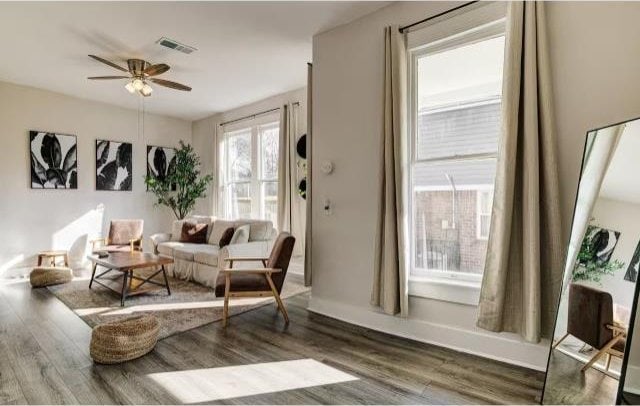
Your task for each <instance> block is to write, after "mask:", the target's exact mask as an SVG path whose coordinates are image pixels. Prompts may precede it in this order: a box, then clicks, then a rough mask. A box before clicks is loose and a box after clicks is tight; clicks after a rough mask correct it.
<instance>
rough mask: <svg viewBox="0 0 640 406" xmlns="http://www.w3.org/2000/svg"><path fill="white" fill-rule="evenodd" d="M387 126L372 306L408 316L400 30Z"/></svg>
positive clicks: (391, 43)
mask: <svg viewBox="0 0 640 406" xmlns="http://www.w3.org/2000/svg"><path fill="white" fill-rule="evenodd" d="M384 46H385V72H384V126H383V136H382V144H381V149H380V152H381V157H380V174H379V179H380V181H381V183H380V202H379V211H378V219H377V221H378V223H377V235H376V247H375V254H376V258H375V263H374V273H373V290H372V293H371V303H372V304H373V305H374V306H379V307H380V308H382V310H383V311H384V312H385V313H387V314H398V313H400V315H401V316H407V315H408V304H409V296H408V284H407V269H406V267H405V261H406V259H407V258H408V254H407V253H406V249H405V242H406V237H405V232H406V230H407V227H406V221H407V219H406V216H405V203H406V201H407V200H406V197H405V194H406V191H407V180H406V176H405V175H406V172H405V169H404V168H406V167H407V165H408V162H407V159H406V152H407V148H406V143H407V133H406V132H407V118H406V116H407V106H406V103H407V47H406V39H405V36H404V35H403V34H401V33H400V31H399V27H398V26H391V27H386V29H385V37H384Z"/></svg>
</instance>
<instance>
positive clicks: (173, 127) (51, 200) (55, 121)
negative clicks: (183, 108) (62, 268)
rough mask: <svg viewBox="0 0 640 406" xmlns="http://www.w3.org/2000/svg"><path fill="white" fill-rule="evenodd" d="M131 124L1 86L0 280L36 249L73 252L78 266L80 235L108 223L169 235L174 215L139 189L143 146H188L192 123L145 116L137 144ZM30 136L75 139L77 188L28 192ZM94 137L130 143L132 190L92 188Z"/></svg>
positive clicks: (81, 103) (126, 115)
mask: <svg viewBox="0 0 640 406" xmlns="http://www.w3.org/2000/svg"><path fill="white" fill-rule="evenodd" d="M122 97H130V95H129V94H128V93H126V92H124V91H123V94H122ZM137 120H138V113H137V111H134V110H127V109H123V108H119V107H115V106H112V105H108V104H103V103H98V102H92V101H88V100H82V99H78V98H74V97H69V96H64V95H61V94H57V93H52V92H48V91H44V90H39V89H34V88H30V87H24V86H18V85H13V84H9V83H3V82H0V136H1V137H2V149H1V150H0V151H1V152H0V154H1V155H0V156H1V158H2V159H0V173H2V175H1V176H2V177H1V179H2V192H3V197H2V200H0V219H1V220H0V229H1V230H2V233H0V277H2V276H8V275H10V273H11V274H16V273H20V272H25V271H27V269H26V268H21V269H17V270H15V269H12V270H11V271H10V269H11V268H15V267H18V268H20V267H22V266H27V265H30V264H33V263H34V261H35V258H34V255H35V254H36V253H37V251H39V250H43V249H50V248H69V247H71V246H73V247H74V250H73V252H72V257H73V258H72V260H73V262H76V263H78V262H79V261H82V259H83V256H84V244H83V243H84V241H85V240H86V236H87V235H89V236H90V237H93V236H95V235H97V234H100V233H101V232H103V231H104V232H106V231H107V228H106V224H107V222H108V221H109V220H110V219H114V218H143V219H144V220H145V236H149V235H151V234H153V233H155V232H159V231H165V230H168V229H169V228H168V227H169V226H170V222H171V220H172V217H173V215H172V214H171V213H170V211H168V210H165V209H163V208H154V207H153V202H154V200H153V196H152V195H151V194H149V193H147V192H146V191H145V189H146V188H145V185H144V181H143V177H144V175H145V174H146V144H151V145H161V146H168V147H171V146H176V145H177V144H178V141H179V140H180V139H183V140H185V141H187V142H191V123H190V122H189V121H184V120H179V119H175V118H169V117H164V116H157V115H153V114H147V115H146V118H145V136H144V139H141V138H139V137H138V124H137V122H138V121H137ZM29 130H42V131H51V132H60V133H66V134H74V135H76V136H77V142H78V144H77V145H78V189H77V190H41V189H40V190H38V189H31V188H30V186H31V180H30V179H31V178H30V167H29ZM97 138H100V139H108V140H115V141H127V142H132V143H133V154H134V156H133V190H132V191H130V192H115V191H96V190H95V166H96V165H95V140H96V139H97Z"/></svg>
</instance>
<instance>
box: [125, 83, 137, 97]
mask: <svg viewBox="0 0 640 406" xmlns="http://www.w3.org/2000/svg"><path fill="white" fill-rule="evenodd" d="M124 88H125V89H127V91H128V92H129V93H131V94H133V93H135V92H136V88H135V87H133V84H132V83H131V82H128V83H127V84H126V85H124Z"/></svg>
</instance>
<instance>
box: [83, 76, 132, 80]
mask: <svg viewBox="0 0 640 406" xmlns="http://www.w3.org/2000/svg"><path fill="white" fill-rule="evenodd" d="M87 79H91V80H104V79H131V77H129V76H90V77H88V78H87Z"/></svg>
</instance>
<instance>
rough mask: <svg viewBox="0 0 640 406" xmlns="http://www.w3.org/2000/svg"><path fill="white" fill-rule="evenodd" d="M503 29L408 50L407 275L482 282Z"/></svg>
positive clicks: (480, 29) (488, 28)
mask: <svg viewBox="0 0 640 406" xmlns="http://www.w3.org/2000/svg"><path fill="white" fill-rule="evenodd" d="M503 27H504V24H503V23H502V22H500V23H498V22H496V24H485V25H482V26H476V27H473V29H469V30H468V31H464V32H456V33H455V34H452V35H450V36H448V37H447V36H443V35H442V27H440V30H438V33H439V35H440V37H439V38H437V40H433V41H432V42H426V43H423V44H421V46H419V47H414V48H413V49H410V90H411V93H412V94H411V103H410V105H411V111H410V117H411V128H410V134H411V142H410V148H411V151H410V152H411V154H410V156H411V163H410V173H409V178H410V184H411V198H410V202H409V205H410V210H409V212H410V227H411V229H410V232H411V246H410V251H411V275H412V276H414V277H415V276H424V277H429V278H439V279H445V280H446V279H456V280H463V281H464V280H466V281H469V282H478V283H479V282H480V280H481V278H482V272H483V269H484V262H485V256H486V252H487V238H488V234H489V225H490V222H491V206H492V203H493V183H494V178H495V170H496V155H497V150H498V137H499V134H500V128H501V113H500V107H501V106H500V104H501V99H502V91H501V90H502V66H503V59H504V56H503V53H504V28H503Z"/></svg>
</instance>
